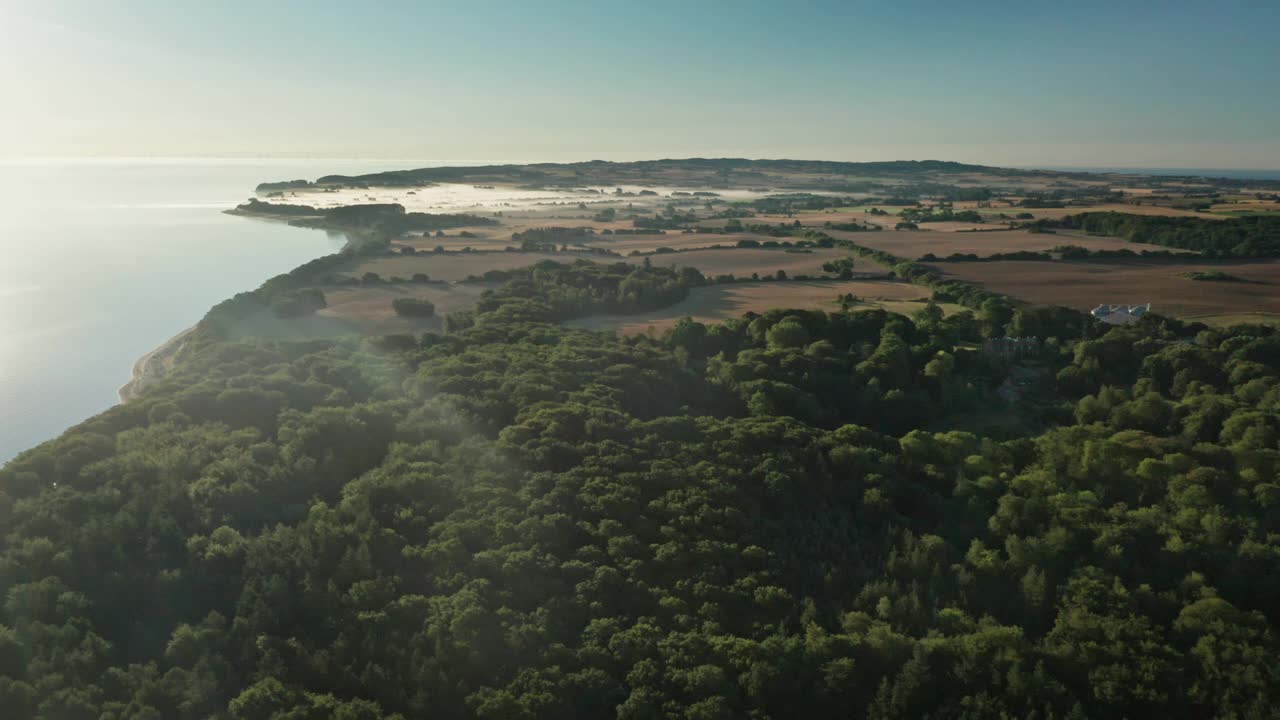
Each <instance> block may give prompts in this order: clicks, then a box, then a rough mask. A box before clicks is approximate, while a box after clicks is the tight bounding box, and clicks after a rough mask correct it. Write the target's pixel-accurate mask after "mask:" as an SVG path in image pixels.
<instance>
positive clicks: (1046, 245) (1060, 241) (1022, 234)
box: [827, 230, 1176, 260]
mask: <svg viewBox="0 0 1280 720" xmlns="http://www.w3.org/2000/svg"><path fill="white" fill-rule="evenodd" d="M827 234H829V235H831V236H832V237H835V238H841V239H844V240H850V241H852V242H855V243H857V244H858V245H862V246H863V247H869V248H874V249H876V250H883V251H885V252H888V253H893V254H894V255H897V256H898V257H900V258H903V259H904V260H914V259H916V258H918V257H920V256H921V255H924V254H925V253H933V254H934V255H936V256H938V257H946V256H948V255H951V254H953V253H966V254H968V253H973V254H974V255H978V256H980V257H985V256H987V255H991V254H993V253H1005V252H1016V251H1019V250H1032V251H1036V252H1042V251H1046V250H1050V249H1052V248H1054V247H1056V246H1058V245H1079V246H1080V247H1084V248H1088V249H1090V250H1132V251H1134V252H1142V251H1143V250H1175V249H1174V248H1166V247H1161V246H1157V245H1148V244H1145V243H1131V242H1128V241H1126V240H1122V239H1120V238H1108V237H1096V236H1090V235H1085V234H1083V233H1069V232H1057V233H1032V232H1027V231H1026V230H993V231H987V232H952V233H940V232H933V231H930V230H902V231H897V230H894V231H888V230H886V231H884V232H862V233H850V232H841V231H839V230H831V231H828V233H827ZM1175 252H1176V250H1175Z"/></svg>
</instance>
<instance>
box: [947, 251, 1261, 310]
mask: <svg viewBox="0 0 1280 720" xmlns="http://www.w3.org/2000/svg"><path fill="white" fill-rule="evenodd" d="M931 267H933V268H936V269H938V270H939V271H941V272H943V273H945V274H947V275H949V276H951V277H954V278H956V279H958V280H964V281H966V282H971V283H975V284H978V285H981V286H983V287H986V288H988V289H990V290H993V291H995V292H999V293H1004V294H1007V295H1011V296H1013V297H1015V298H1018V299H1020V300H1025V301H1027V302H1032V303H1044V304H1049V305H1065V306H1067V307H1072V308H1075V309H1077V310H1090V309H1092V308H1094V307H1097V306H1098V305H1099V304H1103V303H1125V304H1131V305H1133V304H1138V303H1146V302H1150V303H1151V309H1152V310H1153V311H1154V312H1157V313H1160V314H1162V315H1171V316H1175V317H1182V318H1193V317H1197V316H1205V315H1223V314H1228V313H1280V261H1271V260H1264V261H1257V262H1235V263H1214V264H1209V263H1185V264H1183V263H1169V262H1144V261H1141V260H1135V261H1124V262H1017V261H1001V262H978V263H935V264H932V265H931ZM1192 270H1201V271H1209V270H1216V271H1220V272H1224V273H1227V274H1228V275H1233V276H1235V277H1238V278H1240V279H1241V280H1242V282H1205V281H1198V280H1188V279H1187V278H1184V277H1181V276H1180V275H1179V273H1183V272H1187V271H1192Z"/></svg>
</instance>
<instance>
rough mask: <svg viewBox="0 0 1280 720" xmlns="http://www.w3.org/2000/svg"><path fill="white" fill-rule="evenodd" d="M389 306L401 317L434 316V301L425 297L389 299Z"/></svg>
mask: <svg viewBox="0 0 1280 720" xmlns="http://www.w3.org/2000/svg"><path fill="white" fill-rule="evenodd" d="M391 307H392V309H394V310H395V311H396V314H397V315H400V316H401V317H434V316H435V314H436V305H435V303H433V302H431V301H430V300H427V299H426V298H396V299H395V300H392V301H391Z"/></svg>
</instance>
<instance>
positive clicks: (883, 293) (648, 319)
mask: <svg viewBox="0 0 1280 720" xmlns="http://www.w3.org/2000/svg"><path fill="white" fill-rule="evenodd" d="M849 293H852V294H853V295H854V296H855V297H857V298H859V299H860V300H862V301H863V302H861V303H859V305H857V306H855V308H856V307H862V308H865V309H868V310H870V309H874V308H878V307H883V309H886V310H889V311H890V312H906V311H908V310H914V309H919V308H921V307H924V304H923V301H924V300H926V299H927V298H928V297H929V290H928V289H927V288H923V287H921V286H918V285H910V284H908V283H904V282H892V281H887V280H848V281H834V280H826V281H822V280H815V281H811V282H748V283H732V284H727V285H708V286H705V287H699V288H694V289H693V290H691V291H689V297H687V298H685V299H684V300H682V301H680V302H678V303H676V304H675V305H671V306H669V307H665V308H659V309H657V310H651V311H649V312H643V313H635V314H630V315H592V316H589V317H585V318H578V319H575V320H570V321H569V322H567V323H565V324H566V325H568V326H570V327H577V328H585V329H588V330H616V331H617V332H618V333H619V334H621V335H639V334H649V333H653V334H659V333H662V332H663V331H665V330H666V329H667V328H670V327H672V326H673V325H675V324H676V323H677V322H679V321H680V319H681V318H685V317H691V318H693V319H694V320H697V321H698V322H702V323H715V322H722V321H724V320H728V319H732V318H738V317H742V315H743V314H744V313H747V312H757V313H761V312H764V311H766V310H770V309H773V308H796V309H813V310H828V311H830V310H836V309H838V308H839V305H838V297H839V296H841V295H845V294H849ZM912 301H916V302H912ZM955 309H957V307H956V306H950V305H948V306H944V307H943V310H944V311H954V310H955Z"/></svg>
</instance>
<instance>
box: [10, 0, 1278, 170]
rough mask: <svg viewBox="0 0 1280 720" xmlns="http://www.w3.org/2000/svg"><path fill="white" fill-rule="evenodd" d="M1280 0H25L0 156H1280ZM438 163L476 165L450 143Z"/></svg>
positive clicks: (13, 7) (15, 26) (1213, 161)
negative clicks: (1268, 73) (773, 0)
mask: <svg viewBox="0 0 1280 720" xmlns="http://www.w3.org/2000/svg"><path fill="white" fill-rule="evenodd" d="M1277 21H1280V7H1277V6H1275V5H1272V6H1259V5H1258V4H1256V3H1243V2H1228V3H1221V4H1218V5H1215V6H1214V7H1213V8H1212V9H1211V10H1210V9H1208V8H1206V7H1205V6H1203V5H1201V4H1196V3H1189V2H1171V3H1161V4H1159V5H1148V4H1144V3H1120V4H1116V3H1108V4H1100V3H1077V4H1072V5H1071V6H1057V7H1054V8H1052V9H1042V8H1036V7H1030V6H1015V7H1007V6H1003V5H1001V4H997V3H976V4H969V5H967V6H965V7H964V8H957V7H953V6H951V5H948V4H942V3H911V4H909V5H907V6H894V7H883V6H881V5H872V4H863V3H834V2H810V3H806V4H803V5H799V6H795V7H789V8H788V9H785V10H783V9H780V8H778V7H776V6H774V5H771V4H769V3H757V2H745V3H725V2H708V3H703V4H699V5H698V6H696V7H686V6H684V5H681V4H674V3H663V2H655V3H647V4H645V5H643V6H634V7H627V8H626V9H617V8H612V7H606V6H601V5H599V4H586V3H576V2H565V1H562V2H554V3H549V4H542V5H541V6H539V7H529V6H525V5H511V6H506V5H504V4H488V5H484V4H473V5H468V6H467V7H463V8H459V7H456V6H442V5H438V4H422V3H399V2H391V3H380V4H378V6H377V7H361V6H356V5H352V4H341V3H336V2H315V3H297V2H281V3H273V4H271V5H268V6H259V5H254V4H240V3H226V4H208V3H156V2H144V1H142V0H125V1H123V2H100V1H98V0H52V1H50V2H40V3H37V2H34V1H32V0H12V1H11V2H8V3H6V4H5V5H4V7H3V8H0V60H3V62H0V79H2V80H3V81H4V83H5V86H6V90H7V97H8V99H9V100H10V104H11V107H13V108H17V112H10V113H7V114H6V115H5V116H4V117H0V157H10V158H14V157H51V156H52V157H132V156H139V155H142V156H165V157H228V158H246V159H264V158H279V159H286V160H297V159H324V158H360V159H401V158H412V157H426V158H433V159H437V158H442V157H443V158H463V157H465V158H466V159H467V160H466V162H480V163H487V162H514V163H521V162H530V161H547V162H566V161H576V160H587V159H605V160H633V159H641V158H644V159H652V158H664V157H755V158H759V157H771V158H781V157H786V158H813V159H838V160H850V161H876V160H895V159H926V158H933V159H945V160H955V161H959V162H969V163H978V164H986V165H1000V166H1017V167H1028V166H1032V167H1047V166H1058V167H1063V166H1079V167H1109V166H1116V167H1126V168H1165V167H1172V168H1197V167H1198V168H1239V169H1273V168H1278V167H1280V139H1277V138H1276V136H1275V130H1274V128H1275V127H1276V125H1277V119H1280V94H1278V93H1274V92H1266V91H1265V89H1264V88H1263V87H1262V86H1261V84H1260V82H1259V81H1258V79H1257V78H1258V77H1259V73H1261V72H1263V71H1264V70H1265V68H1267V67H1275V66H1277V64H1280V46H1277V44H1276V43H1274V42H1273V40H1272V39H1271V38H1270V37H1269V35H1270V32H1271V28H1274V27H1275V26H1276V25H1277ZM443 162H463V161H461V160H444V161H443Z"/></svg>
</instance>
